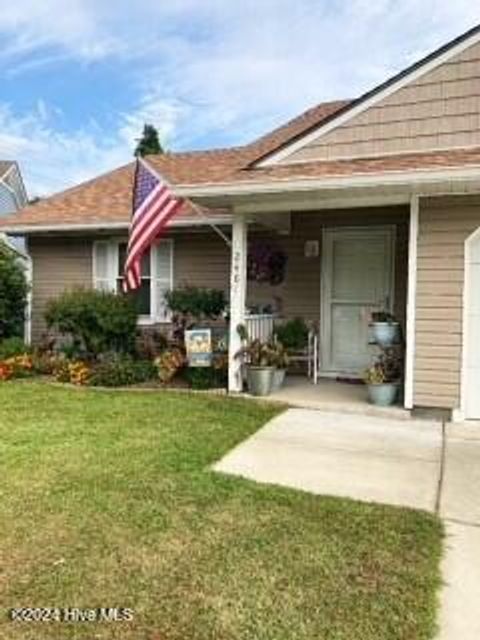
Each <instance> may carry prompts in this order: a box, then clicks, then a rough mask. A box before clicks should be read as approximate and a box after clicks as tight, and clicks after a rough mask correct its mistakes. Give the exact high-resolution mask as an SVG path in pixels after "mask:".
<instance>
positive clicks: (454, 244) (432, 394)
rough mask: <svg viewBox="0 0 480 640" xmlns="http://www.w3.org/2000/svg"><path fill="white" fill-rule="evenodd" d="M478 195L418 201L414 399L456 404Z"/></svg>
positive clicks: (478, 220) (479, 213)
mask: <svg viewBox="0 0 480 640" xmlns="http://www.w3.org/2000/svg"><path fill="white" fill-rule="evenodd" d="M479 226H480V197H478V196H463V197H449V198H432V199H429V200H421V201H420V220H419V238H418V264H417V320H416V350H415V374H414V378H415V380H414V404H415V405H417V406H429V407H442V408H455V407H458V406H459V405H460V375H461V358H462V322H463V282H464V246H465V240H466V239H467V237H468V236H469V235H470V234H471V233H473V231H475V229H477V227H479Z"/></svg>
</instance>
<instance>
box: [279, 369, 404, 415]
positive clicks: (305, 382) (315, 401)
mask: <svg viewBox="0 0 480 640" xmlns="http://www.w3.org/2000/svg"><path fill="white" fill-rule="evenodd" d="M268 399H269V400H277V401H279V402H284V403H285V404H288V405H290V406H292V407H299V408H303V409H321V410H322V411H341V412H342V413H357V414H360V415H371V416H380V417H381V416H383V417H386V418H387V417H390V418H397V419H400V420H401V419H406V418H409V417H410V412H409V411H407V410H405V409H403V407H401V406H400V405H398V406H394V407H376V406H374V405H371V404H369V402H368V400H367V389H366V387H365V385H363V384H350V383H347V382H337V380H334V379H333V378H319V379H318V383H317V384H313V382H311V380H310V379H309V378H307V377H306V376H301V375H289V376H287V377H286V379H285V383H284V386H283V387H282V388H281V389H280V390H279V391H276V392H275V393H272V394H271V395H270V396H268Z"/></svg>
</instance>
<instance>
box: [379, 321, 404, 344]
mask: <svg viewBox="0 0 480 640" xmlns="http://www.w3.org/2000/svg"><path fill="white" fill-rule="evenodd" d="M372 335H373V339H374V340H375V342H376V343H377V344H379V345H380V346H381V347H390V346H391V345H392V344H395V343H396V342H398V340H399V337H400V325H399V324H398V322H372Z"/></svg>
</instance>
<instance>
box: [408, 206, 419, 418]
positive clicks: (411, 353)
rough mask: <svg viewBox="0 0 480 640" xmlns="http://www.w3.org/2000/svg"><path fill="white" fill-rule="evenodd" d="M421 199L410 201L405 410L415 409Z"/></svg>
mask: <svg viewBox="0 0 480 640" xmlns="http://www.w3.org/2000/svg"><path fill="white" fill-rule="evenodd" d="M418 218H419V197H418V196H416V195H413V196H412V197H411V200H410V225H409V240H408V289H407V328H406V351H405V409H413V385H414V376H415V318H416V296H417V242H418Z"/></svg>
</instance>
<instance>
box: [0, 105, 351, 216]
mask: <svg viewBox="0 0 480 640" xmlns="http://www.w3.org/2000/svg"><path fill="white" fill-rule="evenodd" d="M344 104H345V101H336V102H327V103H322V104H319V105H317V106H316V107H314V108H313V109H309V110H308V111H306V112H305V113H303V114H301V115H300V116H298V117H297V118H294V119H293V120H291V121H290V122H287V123H286V124H285V125H282V126H281V127H278V128H277V129H274V130H273V131H272V132H270V133H269V134H267V135H265V136H262V137H261V138H259V139H258V140H255V141H254V142H253V143H251V144H249V145H245V146H239V147H232V148H230V149H213V150H207V151H190V152H185V153H165V154H163V155H160V156H149V157H148V162H149V163H151V165H152V166H153V167H154V168H155V169H157V170H158V171H159V172H160V173H162V175H164V176H165V178H166V179H168V180H170V182H172V183H173V184H182V183H184V182H186V183H191V182H192V181H197V180H198V181H199V182H218V181H220V182H221V181H223V180H225V179H226V178H227V177H229V176H232V175H234V174H235V172H236V171H240V170H241V169H242V168H243V167H245V166H247V165H248V164H249V163H250V162H253V161H254V160H255V159H256V158H257V157H258V156H260V155H262V154H264V153H266V152H267V151H270V150H272V149H274V148H276V146H278V145H279V144H282V143H283V142H284V141H285V140H287V139H288V138H289V137H291V136H292V135H296V134H297V133H298V132H299V131H301V130H302V128H306V127H309V126H311V124H312V123H313V122H320V121H321V120H322V118H325V117H326V116H327V115H329V114H331V113H333V112H334V111H335V110H338V109H339V108H341V107H342V106H343V105H344ZM134 166H135V165H134V163H133V162H131V163H129V164H128V165H125V166H123V167H120V168H118V169H115V170H113V171H110V172H109V173H106V174H103V175H101V176H98V177H97V178H94V179H92V180H89V181H87V182H84V183H82V184H80V185H77V186H75V187H72V188H70V189H67V190H66V191H62V192H61V193H58V194H55V195H53V196H51V197H49V198H46V199H45V200H40V201H39V202H37V203H35V204H31V205H28V206H27V207H25V208H24V209H22V210H21V211H20V212H18V213H17V214H16V216H15V218H12V217H10V216H6V217H5V218H4V219H3V220H1V221H0V226H3V227H8V228H13V227H26V226H28V227H34V226H39V227H40V226H42V227H43V226H45V225H52V226H53V225H66V224H84V225H94V224H99V225H101V224H105V223H121V222H128V221H129V220H130V216H131V198H132V184H133V170H134ZM212 213H213V215H215V213H217V214H218V215H221V216H223V215H225V212H224V211H216V212H210V214H209V215H212ZM182 215H183V216H184V221H185V220H187V219H188V218H189V217H192V216H193V219H195V214H192V213H191V211H189V208H188V207H185V209H184V211H183V212H182Z"/></svg>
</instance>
